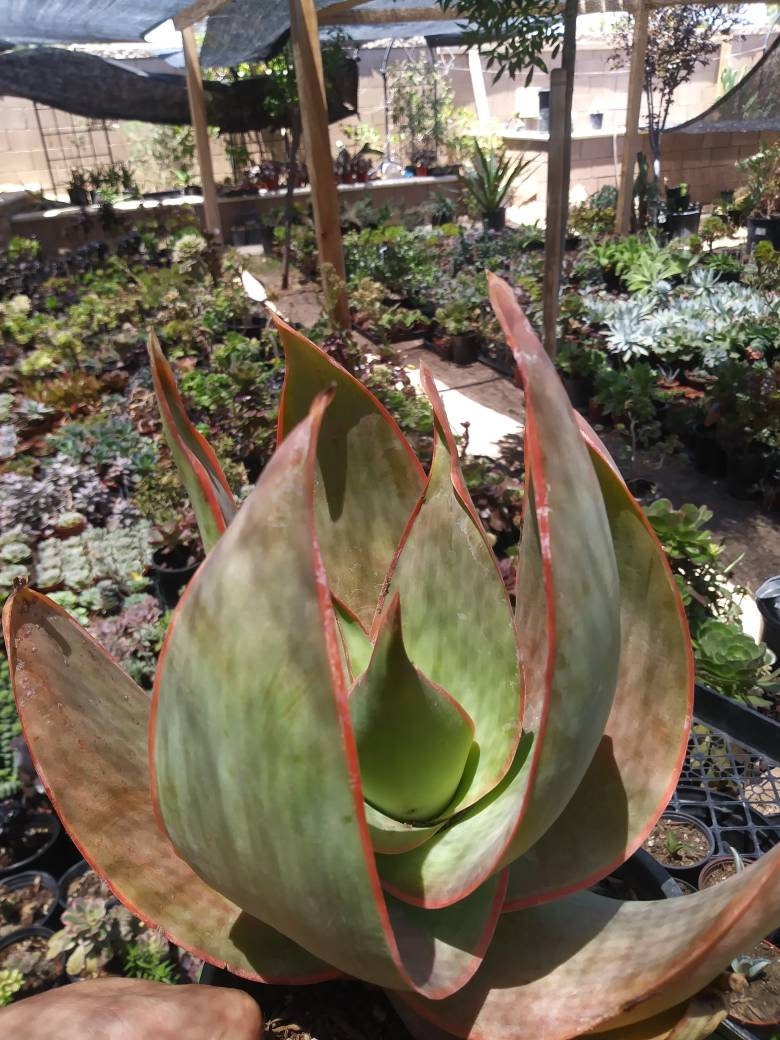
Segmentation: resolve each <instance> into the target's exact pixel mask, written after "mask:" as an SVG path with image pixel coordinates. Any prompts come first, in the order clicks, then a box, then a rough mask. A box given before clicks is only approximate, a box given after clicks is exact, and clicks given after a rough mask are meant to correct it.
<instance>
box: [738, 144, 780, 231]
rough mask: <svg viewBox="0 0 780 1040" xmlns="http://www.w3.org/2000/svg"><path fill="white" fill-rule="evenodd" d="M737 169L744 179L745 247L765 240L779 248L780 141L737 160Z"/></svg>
mask: <svg viewBox="0 0 780 1040" xmlns="http://www.w3.org/2000/svg"><path fill="white" fill-rule="evenodd" d="M736 167H737V169H738V170H739V172H740V173H742V174H744V175H745V178H746V180H747V184H746V188H747V197H746V204H747V205H749V207H750V211H749V212H750V216H749V217H748V220H747V226H748V248H752V247H753V246H754V245H755V244H756V243H757V242H762V241H768V242H771V243H772V245H773V246H774V247H775V249H780V141H777V142H775V143H774V144H770V145H767V146H766V147H765V148H762V149H761V151H760V152H756V153H755V154H754V155H751V156H748V158H746V159H739V160H738V161H737V163H736Z"/></svg>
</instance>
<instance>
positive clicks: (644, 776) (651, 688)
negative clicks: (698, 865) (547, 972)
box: [507, 450, 694, 907]
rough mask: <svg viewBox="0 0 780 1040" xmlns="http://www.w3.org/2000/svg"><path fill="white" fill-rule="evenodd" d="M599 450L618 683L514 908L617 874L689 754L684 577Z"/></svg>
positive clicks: (515, 867) (596, 459)
mask: <svg viewBox="0 0 780 1040" xmlns="http://www.w3.org/2000/svg"><path fill="white" fill-rule="evenodd" d="M592 458H593V463H594V466H595V469H596V473H597V476H598V478H599V483H600V485H601V490H602V493H603V495H604V501H605V504H606V507H607V515H608V516H609V522H610V527H611V530H612V538H613V542H614V546H615V552H616V555H617V562H618V572H619V575H620V596H621V602H620V614H621V623H620V628H621V653H620V667H619V671H618V680H617V691H616V694H615V700H614V703H613V705H612V711H611V713H610V716H609V719H608V720H607V725H606V729H605V733H604V737H603V739H602V741H601V744H600V745H599V748H598V750H597V751H596V754H595V756H594V758H593V761H592V762H591V764H590V767H589V769H588V771H587V773H586V774H585V776H584V778H583V780H582V783H581V784H580V786H579V788H578V789H577V791H576V793H575V794H574V796H573V798H572V799H571V801H570V802H569V804H568V805H567V806H566V808H565V809H564V811H563V812H562V813H561V815H560V816H559V817H558V819H557V820H556V821H555V823H554V824H553V825H552V827H550V829H549V830H548V831H547V832H546V833H545V834H543V835H542V837H541V838H540V839H539V840H538V841H537V842H536V844H535V845H533V846H532V847H531V848H530V849H529V850H528V852H527V853H526V854H525V855H524V856H522V857H521V858H520V859H518V860H516V861H515V862H514V863H513V864H512V867H511V871H510V881H509V891H508V895H507V900H508V905H509V906H510V907H520V906H523V905H530V904H532V903H535V902H540V901H543V900H545V899H550V898H555V897H557V896H559V895H561V894H562V893H564V892H572V891H575V890H576V889H578V888H586V887H587V886H589V885H592V884H594V883H595V882H596V881H597V880H599V879H600V878H602V877H605V876H606V875H607V874H609V873H611V872H612V871H613V870H614V869H615V868H616V867H617V866H619V865H620V863H622V862H624V861H625V860H626V859H627V858H628V857H629V856H630V855H632V854H633V853H634V852H635V851H636V849H637V848H639V847H640V846H641V845H642V843H643V842H644V840H645V838H646V837H647V835H648V834H649V833H650V831H651V830H652V828H653V827H654V826H655V823H656V822H657V820H658V817H659V816H660V815H661V813H662V812H663V811H664V809H665V808H666V805H667V804H668V802H669V798H670V797H671V794H672V792H673V791H674V788H675V787H676V785H677V780H678V778H679V775H680V771H681V769H682V765H683V762H684V760H685V750H686V747H687V743H688V734H689V731H690V725H691V717H692V710H693V679H694V674H693V658H692V654H691V648H690V640H689V638H688V629H687V624H686V620H685V612H684V609H683V606H682V603H681V601H680V597H679V593H678V591H677V585H676V583H675V581H674V577H673V575H672V573H671V570H670V568H669V564H668V563H667V560H666V557H665V555H664V552H663V550H662V549H661V547H660V545H659V544H658V540H657V539H656V537H655V535H654V533H653V530H652V528H651V526H650V524H649V522H648V520H647V518H646V517H645V515H644V513H643V511H642V509H641V508H640V506H639V505H638V504H637V503H636V501H635V500H634V498H633V497H632V495H631V494H630V492H629V491H628V489H627V488H626V486H625V484H624V483H623V481H622V480H621V478H620V477H619V475H617V474H616V473H615V472H614V470H613V469H612V468H611V466H610V465H609V462H608V461H607V460H606V459H604V458H602V457H600V456H599V455H598V454H596V451H595V450H593V451H592ZM659 647H663V653H659V650H658V648H659ZM638 719H641V725H637V720H638Z"/></svg>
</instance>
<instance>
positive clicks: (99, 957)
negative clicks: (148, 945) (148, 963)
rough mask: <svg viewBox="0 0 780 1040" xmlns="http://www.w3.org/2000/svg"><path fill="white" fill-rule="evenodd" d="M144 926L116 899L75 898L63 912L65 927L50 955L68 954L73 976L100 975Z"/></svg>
mask: <svg viewBox="0 0 780 1040" xmlns="http://www.w3.org/2000/svg"><path fill="white" fill-rule="evenodd" d="M143 928H144V926H143V925H142V924H141V922H140V921H139V920H138V919H137V918H135V917H133V915H132V914H131V913H130V912H129V911H128V910H126V909H125V908H124V907H123V906H122V905H121V904H120V903H118V902H117V901H116V899H99V898H93V897H88V898H84V899H71V900H69V901H68V905H67V907H66V908H65V910H63V912H62V928H60V929H59V931H57V932H55V933H54V935H52V937H51V938H50V939H49V949H48V957H49V958H50V959H52V960H54V959H55V958H57V957H61V956H63V955H65V957H66V961H65V970H66V971H67V973H68V974H69V975H74V976H78V977H80V978H90V977H96V976H98V975H100V974H102V973H103V972H104V969H105V968H106V966H107V965H108V964H109V963H110V962H111V961H112V960H113V959H114V958H115V957H117V956H119V955H120V954H121V953H122V951H123V950H124V949H125V947H126V946H127V945H128V944H129V943H130V942H131V941H132V940H133V939H135V938H136V937H137V936H138V935H139V934H140V933H141V932H142V931H143Z"/></svg>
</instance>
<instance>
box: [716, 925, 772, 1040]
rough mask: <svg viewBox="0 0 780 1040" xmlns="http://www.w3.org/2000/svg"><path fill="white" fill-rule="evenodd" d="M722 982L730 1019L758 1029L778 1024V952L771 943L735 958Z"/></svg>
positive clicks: (757, 946)
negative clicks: (723, 982) (725, 984)
mask: <svg viewBox="0 0 780 1040" xmlns="http://www.w3.org/2000/svg"><path fill="white" fill-rule="evenodd" d="M726 982H727V1004H728V1009H729V1017H730V1018H733V1019H736V1021H737V1022H742V1023H744V1024H745V1025H747V1026H754V1027H756V1026H757V1027H759V1028H762V1027H766V1028H769V1027H771V1026H776V1025H777V1024H778V1023H780V950H779V949H778V948H777V947H776V946H774V945H773V944H772V943H771V942H769V941H768V940H767V939H764V940H762V941H761V942H760V943H758V944H757V945H756V946H754V947H753V949H752V950H751V951H750V952H749V953H741V954H739V955H738V956H737V957H735V958H734V959H733V960H732V962H731V971H730V973H729V974H728V976H727V980H726Z"/></svg>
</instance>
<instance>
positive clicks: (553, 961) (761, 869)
mask: <svg viewBox="0 0 780 1040" xmlns="http://www.w3.org/2000/svg"><path fill="white" fill-rule="evenodd" d="M778 924H780V846H777V847H776V848H774V849H772V850H771V852H768V853H766V855H764V856H762V857H761V859H759V860H758V861H757V862H756V863H754V864H752V865H751V866H749V867H747V868H746V869H745V870H744V871H742V872H741V873H740V874H737V875H735V876H734V877H732V878H729V879H728V880H727V881H724V882H723V883H721V884H720V885H717V886H714V887H712V888H708V889H706V890H705V891H704V892H699V893H697V894H695V895H691V896H686V897H685V898H684V899H665V900H661V901H660V902H627V903H620V902H618V901H616V900H613V899H606V898H604V897H602V896H597V895H594V894H593V893H592V892H580V893H578V894H577V895H573V896H567V897H566V898H564V899H559V900H557V901H555V902H552V903H545V904H544V905H542V906H536V907H531V908H529V909H526V910H518V911H515V912H513V913H506V914H503V915H502V917H501V921H500V923H499V926H498V928H497V929H496V934H495V936H494V939H493V942H492V944H491V946H490V950H489V951H488V954H487V956H486V957H485V961H484V963H483V965H482V967H481V968H480V970H479V972H477V974H476V975H475V976H474V977H473V978H472V980H471V981H470V982H469V983H468V984H467V985H466V986H464V987H463V989H461V990H460V991H459V992H458V993H456V994H454V995H453V996H452V997H448V998H447V999H446V1000H441V1001H436V1002H434V1001H424V1000H420V999H419V998H418V997H416V996H415V995H413V994H401V999H403V1000H404V1001H405V1002H406V1003H408V1004H409V1006H410V1007H412V1009H413V1010H414V1011H415V1012H416V1013H417V1014H418V1015H420V1016H421V1017H422V1018H424V1019H425V1020H426V1021H429V1022H432V1023H434V1024H435V1025H437V1026H438V1027H439V1028H442V1029H444V1030H445V1031H447V1032H450V1033H452V1034H453V1035H454V1036H457V1037H470V1038H473V1040H483V1038H485V1040H488V1038H489V1040H569V1038H571V1037H574V1036H579V1035H580V1034H581V1033H586V1032H591V1031H596V1030H601V1031H610V1030H613V1031H615V1040H623V1037H624V1030H627V1029H628V1027H631V1026H633V1025H634V1024H635V1023H637V1022H641V1021H643V1020H645V1019H652V1018H653V1017H654V1016H658V1015H662V1014H663V1013H664V1012H666V1011H667V1010H668V1009H670V1008H673V1007H676V1006H677V1005H679V1004H681V1003H682V1002H683V1001H686V1000H688V999H689V998H690V997H692V996H694V995H695V994H697V993H699V992H700V991H701V990H703V989H704V988H705V987H706V986H707V985H708V984H709V983H710V982H712V981H713V979H715V978H716V977H717V976H718V975H719V974H720V973H721V972H722V971H723V967H724V965H726V964H728V963H729V961H730V960H731V959H732V958H733V957H734V956H735V955H736V954H738V953H739V952H740V951H742V950H745V949H750V948H751V947H752V946H753V944H754V943H756V942H757V941H758V940H759V939H760V938H762V937H763V936H764V935H766V934H767V933H768V932H771V931H772V929H773V928H774V927H776V926H777V925H778ZM629 1035H631V1034H630V1033H629ZM640 1035H641V1033H640ZM651 1035H652V1034H651ZM683 1035H684V1034H683Z"/></svg>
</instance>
